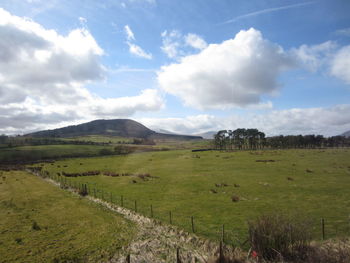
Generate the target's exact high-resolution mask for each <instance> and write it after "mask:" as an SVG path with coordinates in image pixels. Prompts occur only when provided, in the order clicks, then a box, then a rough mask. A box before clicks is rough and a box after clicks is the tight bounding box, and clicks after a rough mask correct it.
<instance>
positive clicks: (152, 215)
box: [151, 205, 153, 218]
mask: <svg viewBox="0 0 350 263" xmlns="http://www.w3.org/2000/svg"><path fill="white" fill-rule="evenodd" d="M151 218H153V207H152V205H151Z"/></svg>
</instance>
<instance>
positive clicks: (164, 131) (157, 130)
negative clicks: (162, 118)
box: [155, 129, 178, 135]
mask: <svg viewBox="0 0 350 263" xmlns="http://www.w3.org/2000/svg"><path fill="white" fill-rule="evenodd" d="M155 131H156V132H159V133H165V134H176V135H178V133H175V132H171V131H168V130H164V129H156V130H155Z"/></svg>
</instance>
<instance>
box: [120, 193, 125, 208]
mask: <svg viewBox="0 0 350 263" xmlns="http://www.w3.org/2000/svg"><path fill="white" fill-rule="evenodd" d="M120 205H121V206H122V207H123V206H124V200H123V196H120Z"/></svg>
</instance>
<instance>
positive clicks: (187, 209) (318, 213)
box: [44, 149, 350, 244]
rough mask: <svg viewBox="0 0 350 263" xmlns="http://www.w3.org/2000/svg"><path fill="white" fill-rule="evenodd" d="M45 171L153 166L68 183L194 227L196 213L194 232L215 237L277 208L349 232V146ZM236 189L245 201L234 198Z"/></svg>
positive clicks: (317, 229) (139, 159)
mask: <svg viewBox="0 0 350 263" xmlns="http://www.w3.org/2000/svg"><path fill="white" fill-rule="evenodd" d="M257 160H260V162H257ZM64 166H66V167H64ZM44 170H46V171H48V172H49V173H50V175H51V176H56V175H57V173H61V172H63V171H64V172H66V173H76V172H84V171H91V170H100V171H101V172H106V171H108V172H113V173H131V174H144V173H149V174H150V175H151V176H152V177H151V178H150V179H149V180H142V179H141V178H139V177H137V176H124V177H110V176H105V175H99V176H85V177H77V178H66V179H65V180H67V182H68V183H70V184H77V183H87V184H88V186H89V188H90V191H91V193H92V191H93V189H95V191H97V195H98V196H99V197H101V196H102V191H103V197H104V198H110V193H112V200H113V202H115V203H117V204H120V202H121V196H123V202H124V206H127V207H128V208H131V209H134V205H135V203H134V200H137V209H138V211H139V212H140V213H143V214H145V215H147V216H150V213H151V212H150V206H151V205H152V207H153V213H154V216H155V217H156V218H158V219H161V220H162V221H164V222H169V220H170V219H169V212H170V211H171V213H172V223H173V224H175V225H177V226H180V227H182V228H184V229H186V230H188V231H191V223H190V222H191V221H190V217H191V216H193V217H194V223H195V231H196V232H197V233H198V234H200V235H203V236H206V237H209V238H212V239H217V238H219V237H220V233H221V228H222V225H223V224H224V225H225V232H226V236H225V239H226V240H228V241H229V242H237V243H238V244H239V243H242V242H243V241H244V240H245V239H246V236H247V221H248V220H250V219H253V218H255V217H256V216H258V215H260V214H262V213H267V212H276V211H280V212H283V213H287V214H293V215H298V216H302V217H305V218H307V219H308V220H309V221H310V228H311V229H312V231H313V233H314V238H315V239H319V238H321V223H320V222H321V218H324V219H325V222H326V225H325V227H326V228H325V230H326V237H334V236H341V235H349V227H350V222H349V215H350V191H349V187H350V151H349V150H347V149H328V150H317V149H314V150H304V149H300V150H299V149H298V150H266V151H241V152H219V151H209V152H196V153H192V152H191V151H189V150H181V151H165V152H147V153H137V154H131V155H127V156H109V157H96V158H88V159H84V158H77V159H67V160H64V161H63V160H62V161H58V162H56V163H54V164H45V165H44ZM57 177H58V176H57ZM61 177H62V176H61ZM288 177H289V178H288ZM133 181H134V182H133ZM135 181H136V183H135ZM215 184H218V185H220V184H227V185H228V186H220V187H217V186H215ZM235 184H236V186H235ZM213 192H217V193H213ZM233 195H235V196H238V197H239V199H240V200H239V201H238V202H233V201H232V200H231V197H232V196H233Z"/></svg>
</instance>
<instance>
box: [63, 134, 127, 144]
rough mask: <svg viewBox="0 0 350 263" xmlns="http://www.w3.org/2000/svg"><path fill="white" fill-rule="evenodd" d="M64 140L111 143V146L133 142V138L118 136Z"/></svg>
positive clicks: (82, 137)
mask: <svg viewBox="0 0 350 263" xmlns="http://www.w3.org/2000/svg"><path fill="white" fill-rule="evenodd" d="M62 140H66V141H87V142H97V143H111V144H119V143H131V142H133V138H125V137H118V136H108V135H86V136H77V137H72V138H62Z"/></svg>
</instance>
